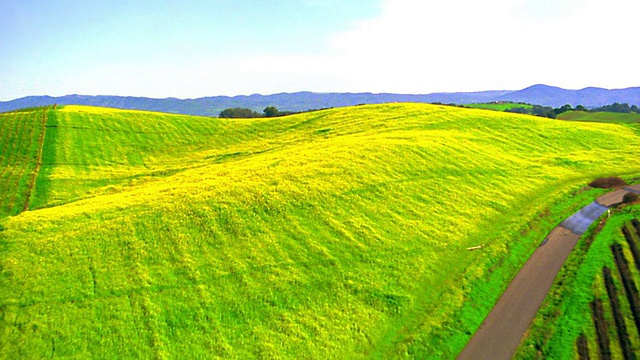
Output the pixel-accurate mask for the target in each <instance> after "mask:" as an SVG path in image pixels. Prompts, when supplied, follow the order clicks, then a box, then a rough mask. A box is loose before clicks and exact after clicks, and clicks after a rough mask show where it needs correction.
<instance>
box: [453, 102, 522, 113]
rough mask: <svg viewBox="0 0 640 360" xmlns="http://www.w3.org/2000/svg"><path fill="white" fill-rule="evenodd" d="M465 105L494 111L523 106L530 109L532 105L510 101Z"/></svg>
mask: <svg viewBox="0 0 640 360" xmlns="http://www.w3.org/2000/svg"><path fill="white" fill-rule="evenodd" d="M464 106H465V107H468V108H473V109H485V110H495V111H505V110H509V109H514V108H525V109H531V108H532V107H533V105H531V104H518V103H512V102H496V103H478V104H465V105H464Z"/></svg>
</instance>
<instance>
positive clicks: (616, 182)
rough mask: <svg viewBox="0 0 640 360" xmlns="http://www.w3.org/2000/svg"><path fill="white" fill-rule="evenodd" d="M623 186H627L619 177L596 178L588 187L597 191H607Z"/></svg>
mask: <svg viewBox="0 0 640 360" xmlns="http://www.w3.org/2000/svg"><path fill="white" fill-rule="evenodd" d="M624 185H627V183H626V182H625V181H624V180H622V179H620V178H619V177H606V178H597V179H595V180H593V181H592V182H591V183H589V186H591V187H594V188H599V189H608V188H612V187H617V186H624Z"/></svg>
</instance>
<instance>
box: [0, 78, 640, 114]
mask: <svg viewBox="0 0 640 360" xmlns="http://www.w3.org/2000/svg"><path fill="white" fill-rule="evenodd" d="M493 101H514V102H525V103H530V104H537V105H545V106H553V107H559V106H562V105H564V104H570V105H572V106H576V105H579V104H580V105H584V106H586V107H596V106H603V105H607V104H612V103H614V102H619V103H629V104H631V105H640V87H634V88H627V89H617V90H609V89H602V88H594V87H589V88H585V89H581V90H566V89H562V88H559V87H553V86H548V85H534V86H530V87H528V88H525V89H522V90H517V91H511V90H494V91H479V92H456V93H432V94H423V95H416V94H389V93H381V94H373V93H315V92H306V91H303V92H296V93H280V94H272V95H260V94H254V95H240V96H211V97H202V98H197V99H177V98H165V99H155V98H146V97H131V96H108V95H98V96H90V95H66V96H59V97H51V96H27V97H24V98H20V99H15V100H11V101H5V102H0V112H5V111H10V110H15V109H21V108H27V107H34V106H43V105H53V104H58V105H70V104H75V105H91V106H104V107H113V108H121V109H135V110H149V111H161V112H168V113H176V114H188V115H203V116H217V114H218V113H219V112H220V111H221V110H223V109H226V108H233V107H244V108H250V109H252V110H255V111H258V112H262V110H263V109H264V108H265V107H267V106H275V107H276V108H278V109H279V110H281V111H305V110H309V109H321V108H329V107H341V106H350V105H358V104H378V103H388V102H418V103H444V104H452V103H453V104H470V103H479V102H493Z"/></svg>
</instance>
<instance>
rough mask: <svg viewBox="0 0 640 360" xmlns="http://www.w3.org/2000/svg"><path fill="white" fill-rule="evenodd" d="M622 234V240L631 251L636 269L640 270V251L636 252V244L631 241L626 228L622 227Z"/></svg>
mask: <svg viewBox="0 0 640 360" xmlns="http://www.w3.org/2000/svg"><path fill="white" fill-rule="evenodd" d="M622 233H623V234H624V238H625V239H626V240H627V244H629V249H630V250H631V254H632V255H633V260H634V262H635V263H636V267H637V268H638V270H640V251H639V250H638V244H636V242H635V241H634V240H633V236H632V235H631V231H629V229H628V228H627V227H626V226H623V227H622Z"/></svg>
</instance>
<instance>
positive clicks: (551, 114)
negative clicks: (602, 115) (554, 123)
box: [505, 103, 640, 119]
mask: <svg viewBox="0 0 640 360" xmlns="http://www.w3.org/2000/svg"><path fill="white" fill-rule="evenodd" d="M567 111H585V112H614V113H625V114H629V113H637V114H640V108H638V106H636V105H631V106H629V104H627V103H622V104H620V103H613V104H611V105H605V106H600V107H596V108H592V109H587V108H586V107H584V106H583V105H578V106H576V107H575V108H573V107H572V106H571V105H569V104H566V105H563V106H561V107H559V108H552V107H550V106H540V105H533V106H532V107H531V108H526V107H515V108H511V109H507V110H505V112H511V113H517V114H528V115H535V116H542V117H548V118H551V119H555V118H556V117H557V116H558V115H560V114H562V113H565V112H567Z"/></svg>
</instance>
